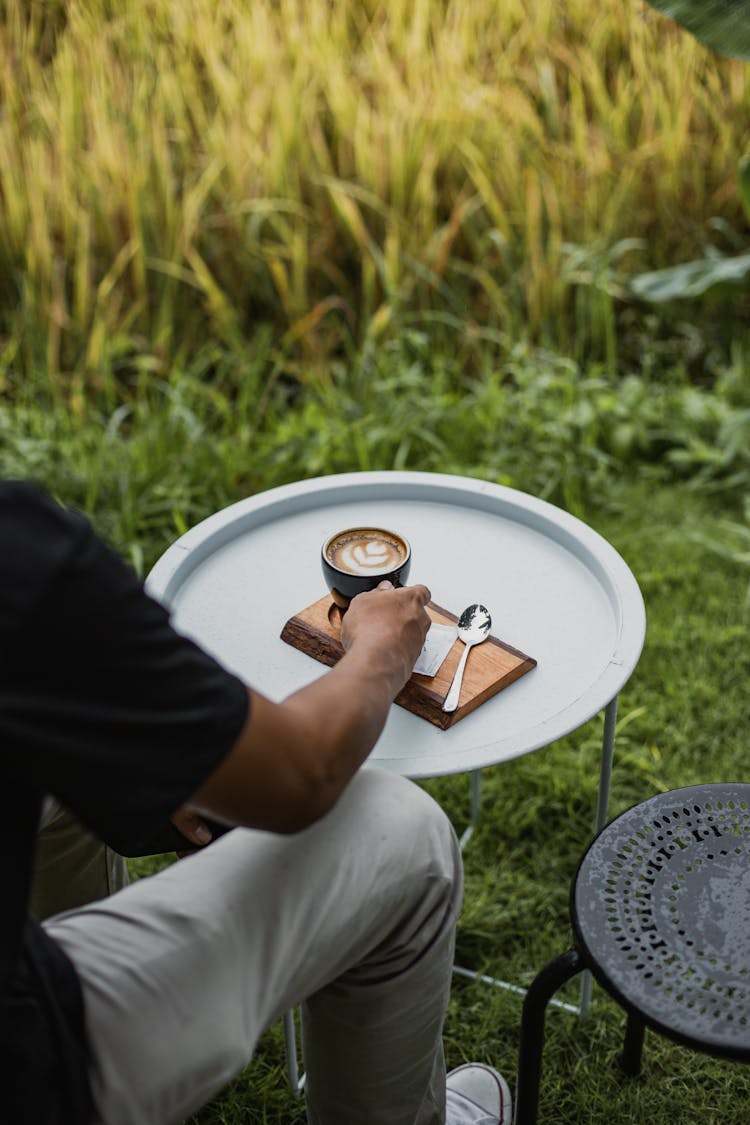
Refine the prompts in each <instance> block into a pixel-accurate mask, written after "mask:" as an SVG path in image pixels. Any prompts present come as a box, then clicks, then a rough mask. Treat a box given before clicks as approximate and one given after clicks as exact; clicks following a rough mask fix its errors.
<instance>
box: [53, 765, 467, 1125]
mask: <svg viewBox="0 0 750 1125" xmlns="http://www.w3.org/2000/svg"><path fill="white" fill-rule="evenodd" d="M105 867H106V864H105ZM461 885H462V873H461V857H460V852H459V848H458V844H457V841H456V838H455V834H454V833H453V830H452V828H451V826H450V823H449V822H448V820H447V818H446V817H445V815H444V814H443V813H442V811H441V810H440V809H439V807H438V806H437V805H436V804H435V803H434V802H433V801H432V799H431V798H430V797H428V796H427V795H426V794H425V793H424V792H423V791H422V790H421V789H419V788H418V787H417V786H415V785H413V784H412V783H411V782H408V781H405V780H404V779H403V778H400V777H396V776H394V775H391V774H387V773H383V772H381V771H379V770H365V771H362V772H360V773H359V774H358V775H357V777H355V779H354V780H353V781H352V783H351V785H350V786H349V788H348V789H347V791H346V793H345V794H344V795H343V797H342V798H341V800H340V801H339V802H338V804H337V805H336V807H335V808H334V809H333V810H332V811H331V812H330V813H329V814H328V815H327V816H326V817H324V818H323V819H322V820H321V821H319V822H318V823H317V824H315V825H313V826H312V827H311V828H309V829H307V830H306V831H304V832H301V833H298V834H297V835H295V836H286V837H285V836H277V835H274V834H272V833H268V832H258V831H250V830H245V829H237V830H235V831H234V832H230V833H229V834H227V835H226V836H224V837H223V838H221V839H219V840H217V841H216V842H215V843H214V844H212V845H210V846H209V847H208V848H206V849H205V850H204V851H202V852H200V853H198V854H196V855H194V856H191V857H190V858H187V859H184V860H182V861H180V862H179V863H175V864H174V865H173V866H172V867H170V868H168V869H167V870H166V871H163V872H161V873H159V874H158V875H154V876H152V877H151V878H148V879H142V880H140V881H138V882H136V883H134V884H132V885H131V886H129V887H126V888H125V889H124V890H122V891H120V892H119V893H117V894H115V895H113V896H111V897H109V898H106V899H102V900H100V901H99V902H96V903H93V904H92V905H90V906H84V907H82V908H79V909H76V910H73V911H70V912H68V913H65V914H62V915H57V916H56V917H53V918H51V919H49V920H48V921H47V922H46V923H45V925H46V928H47V929H48V931H49V932H50V933H51V934H52V935H53V936H54V937H55V939H56V940H57V941H59V942H60V943H61V945H62V946H63V948H64V949H65V950H66V952H67V953H68V955H69V957H70V958H71V959H72V961H73V962H74V964H75V965H76V968H77V971H78V974H79V978H80V980H81V983H82V988H83V995H84V1006H85V1014H86V1023H87V1032H88V1039H89V1046H90V1050H91V1080H92V1087H93V1092H94V1099H95V1103H96V1108H97V1115H98V1116H97V1122H98V1123H99V1125H172V1123H177V1122H180V1121H182V1120H183V1119H184V1118H185V1117H186V1116H187V1115H188V1114H190V1113H191V1112H193V1111H195V1110H196V1109H198V1108H199V1107H200V1106H201V1105H203V1104H204V1103H205V1102H206V1101H207V1100H209V1099H210V1098H211V1097H212V1096H213V1095H215V1094H216V1093H217V1092H218V1091H220V1090H221V1089H222V1087H223V1086H224V1085H225V1084H226V1083H227V1082H228V1081H229V1080H230V1079H231V1078H233V1077H234V1076H235V1075H236V1074H237V1073H238V1072H239V1070H240V1069H241V1068H242V1067H243V1066H244V1065H245V1064H246V1063H247V1062H248V1060H249V1059H250V1058H251V1056H252V1053H253V1050H254V1048H255V1045H256V1043H257V1041H258V1038H259V1036H260V1035H261V1034H262V1032H263V1031H264V1029H265V1028H267V1027H268V1026H269V1025H270V1024H271V1023H272V1022H274V1021H275V1020H277V1019H278V1018H279V1017H280V1016H281V1015H282V1014H283V1013H284V1012H285V1011H286V1010H287V1009H289V1008H292V1007H295V1006H297V1005H298V1004H301V1005H302V1039H303V1055H304V1061H305V1068H306V1073H307V1085H306V1097H307V1112H308V1120H309V1122H310V1123H311V1125H443V1122H444V1120H445V1064H444V1060H443V1051H442V1023H443V1018H444V1013H445V1007H446V1004H447V999H448V992H449V985H450V978H451V967H452V963H453V943H454V931H455V921H456V915H457V912H458V909H459V904H460V897H461Z"/></svg>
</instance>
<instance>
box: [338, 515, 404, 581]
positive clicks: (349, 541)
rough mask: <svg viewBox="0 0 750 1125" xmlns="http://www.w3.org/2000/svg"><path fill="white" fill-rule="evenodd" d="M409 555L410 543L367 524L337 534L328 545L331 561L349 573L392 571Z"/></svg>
mask: <svg viewBox="0 0 750 1125" xmlns="http://www.w3.org/2000/svg"><path fill="white" fill-rule="evenodd" d="M407 554H408V552H407V549H406V544H405V543H404V542H403V540H401V539H399V538H397V536H395V535H393V536H392V535H389V534H388V533H387V532H384V531H381V530H379V529H378V528H365V527H362V528H355V529H353V530H352V531H347V532H344V533H343V534H341V535H338V536H336V537H335V538H334V539H332V540H331V541H330V542H329V543H328V546H327V548H326V557H327V558H328V561H329V562H330V563H331V564H332V565H333V566H335V567H336V568H337V570H343V571H344V572H345V573H347V574H362V575H377V574H389V573H390V572H391V571H393V570H395V569H396V568H397V567H398V566H400V565H401V564H402V563H403V562H404V560H405V559H406V556H407Z"/></svg>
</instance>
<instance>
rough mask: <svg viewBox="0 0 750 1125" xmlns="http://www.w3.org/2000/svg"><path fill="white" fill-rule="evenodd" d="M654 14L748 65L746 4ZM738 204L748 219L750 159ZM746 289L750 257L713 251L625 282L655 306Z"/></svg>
mask: <svg viewBox="0 0 750 1125" xmlns="http://www.w3.org/2000/svg"><path fill="white" fill-rule="evenodd" d="M650 3H651V4H652V6H653V7H654V8H656V9H657V11H659V12H662V13H663V14H664V15H665V16H669V17H670V18H671V19H673V20H675V21H676V22H677V23H679V24H680V25H681V26H682V27H684V28H686V29H687V30H688V31H690V32H691V33H692V34H693V35H694V36H695V37H696V38H697V39H700V41H701V42H702V43H705V45H706V46H707V47H711V48H713V50H715V51H718V52H719V53H720V54H722V55H730V56H732V57H734V58H740V59H750V3H749V2H748V0H650ZM737 178H738V183H739V191H740V198H741V200H742V203H743V205H744V208H745V211H746V213H747V215H748V218H750V153H747V154H746V155H745V156H743V157H742V159H741V160H740V162H739V166H738V175H737ZM747 285H750V253H745V254H740V255H734V256H724V255H722V254H720V253H719V252H718V251H716V250H715V249H714V248H713V247H712V248H711V252H710V253H709V254H707V256H706V257H705V258H702V259H699V260H698V261H693V262H682V263H681V264H680V265H678V266H670V267H668V268H667V269H661V270H651V271H649V272H647V273H642V274H639V275H638V276H637V277H633V278H631V280H630V289H631V292H632V293H633V294H634V295H635V296H636V297H639V298H640V299H641V300H644V301H651V302H654V303H660V302H664V301H673V300H679V299H681V298H687V297H702V296H704V295H706V294H708V293H713V292H716V291H720V290H723V289H724V288H726V287H727V286H743V287H744V286H747Z"/></svg>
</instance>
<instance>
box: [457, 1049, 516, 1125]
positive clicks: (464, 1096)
mask: <svg viewBox="0 0 750 1125" xmlns="http://www.w3.org/2000/svg"><path fill="white" fill-rule="evenodd" d="M512 1113H513V1110H512V1105H511V1098H510V1090H509V1089H508V1083H507V1082H506V1081H505V1079H504V1078H503V1076H502V1074H498V1072H497V1071H496V1070H493V1069H492V1067H491V1066H485V1065H484V1063H466V1064H465V1065H464V1066H459V1067H456V1069H455V1070H452V1071H451V1072H450V1074H449V1075H448V1077H447V1080H446V1093H445V1125H511V1117H512Z"/></svg>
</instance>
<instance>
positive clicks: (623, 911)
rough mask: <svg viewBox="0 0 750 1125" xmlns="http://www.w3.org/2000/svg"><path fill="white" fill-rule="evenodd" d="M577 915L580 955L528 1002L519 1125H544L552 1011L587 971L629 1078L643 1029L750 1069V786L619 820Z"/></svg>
mask: <svg viewBox="0 0 750 1125" xmlns="http://www.w3.org/2000/svg"><path fill="white" fill-rule="evenodd" d="M570 914H571V923H572V928H573V936H574V942H575V944H574V946H573V948H572V949H569V950H568V951H567V952H566V953H563V954H562V955H561V956H560V957H558V958H556V959H555V960H554V961H552V962H550V964H549V965H547V966H546V967H545V968H544V969H542V971H541V972H540V973H539V975H538V976H537V977H536V979H535V981H534V982H533V984H532V985H531V987H530V989H529V990H528V992H527V994H526V997H525V1000H524V1006H523V1018H522V1024H521V1043H520V1049H519V1066H518V1085H517V1090H516V1117H515V1123H516V1125H533V1123H534V1122H535V1121H536V1115H537V1104H538V1098H539V1079H540V1074H541V1060H542V1043H543V1039H544V1016H545V1011H546V1007H547V1003H548V1001H549V999H550V997H551V996H552V995H553V993H554V992H555V991H556V990H557V989H558V988H559V987H560V986H561V985H562V984H563V983H564V982H565V981H567V980H569V979H570V978H571V977H573V976H575V974H576V973H579V972H580V971H581V970H582V969H590V970H591V972H592V973H593V975H594V977H595V978H596V980H597V981H598V982H599V984H600V985H601V986H602V987H603V988H604V989H606V991H607V992H608V993H609V994H610V995H611V996H612V997H614V999H615V1000H617V1001H618V1002H619V1003H620V1004H622V1006H623V1008H624V1009H625V1011H626V1012H627V1016H628V1018H627V1028H626V1032H625V1045H624V1049H623V1054H622V1060H621V1061H622V1064H623V1068H624V1070H625V1072H626V1073H627V1074H630V1075H635V1074H638V1073H639V1071H640V1068H641V1050H642V1047H643V1036H644V1030H645V1027H646V1026H648V1027H651V1028H653V1029H654V1030H655V1031H658V1032H661V1033H662V1034H663V1035H667V1036H669V1037H670V1038H671V1039H675V1040H677V1042H678V1043H682V1044H685V1045H686V1046H688V1047H692V1048H693V1049H694V1050H697V1051H705V1052H706V1053H707V1054H711V1055H718V1056H720V1057H722V1058H727V1059H735V1060H740V1061H743V1062H749V1061H750V785H740V784H736V785H733V784H727V785H699V786H692V787H691V788H688V789H676V790H673V791H672V792H670V793H664V794H661V795H659V796H657V797H651V798H650V799H649V800H647V801H643V802H642V803H641V804H639V805H636V806H635V807H634V808H632V809H628V811H627V812H624V813H622V815H621V816H618V817H617V818H616V819H615V820H613V821H612V822H611V823H610V824H608V825H607V826H606V827H605V828H604V829H603V830H602V831H601V832H600V833H599V835H598V836H597V837H596V839H595V840H594V841H593V843H592V844H591V845H590V846H589V848H588V850H587V851H586V853H585V854H584V856H583V859H582V860H581V863H580V865H579V867H578V871H577V873H576V876H575V879H574V880H573V886H572V889H571V896H570Z"/></svg>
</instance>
